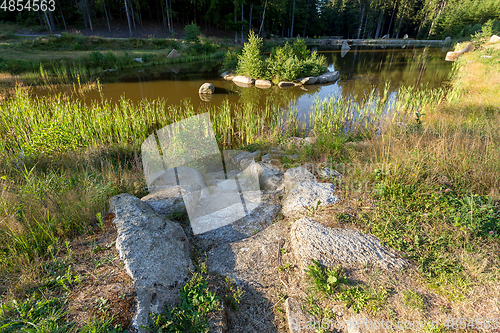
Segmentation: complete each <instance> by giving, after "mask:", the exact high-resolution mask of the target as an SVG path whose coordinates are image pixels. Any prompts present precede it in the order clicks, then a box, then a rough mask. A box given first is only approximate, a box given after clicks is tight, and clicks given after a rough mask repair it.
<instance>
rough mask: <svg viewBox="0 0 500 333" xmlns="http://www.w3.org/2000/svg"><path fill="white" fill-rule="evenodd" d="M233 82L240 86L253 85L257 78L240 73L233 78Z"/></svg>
mask: <svg viewBox="0 0 500 333" xmlns="http://www.w3.org/2000/svg"><path fill="white" fill-rule="evenodd" d="M233 82H234V83H235V84H236V85H237V86H240V87H251V86H252V85H253V84H254V83H255V80H254V79H252V78H251V77H248V76H243V75H238V76H235V77H234V78H233Z"/></svg>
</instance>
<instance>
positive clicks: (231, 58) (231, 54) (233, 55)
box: [222, 50, 239, 70]
mask: <svg viewBox="0 0 500 333" xmlns="http://www.w3.org/2000/svg"><path fill="white" fill-rule="evenodd" d="M238 56H239V52H236V51H230V50H228V51H227V52H226V54H224V61H223V62H222V68H223V69H225V70H233V69H236V66H238Z"/></svg>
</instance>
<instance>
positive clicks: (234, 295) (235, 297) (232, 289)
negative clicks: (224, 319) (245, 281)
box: [224, 276, 245, 311]
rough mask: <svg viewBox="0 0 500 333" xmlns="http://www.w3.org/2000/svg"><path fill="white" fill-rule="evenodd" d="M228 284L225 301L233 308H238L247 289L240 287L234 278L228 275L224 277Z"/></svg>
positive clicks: (234, 309)
mask: <svg viewBox="0 0 500 333" xmlns="http://www.w3.org/2000/svg"><path fill="white" fill-rule="evenodd" d="M224 282H225V284H226V291H227V293H226V296H225V297H224V301H225V302H226V303H227V304H228V305H229V307H230V308H231V310H233V311H236V310H238V304H240V302H241V298H242V297H243V294H244V293H245V291H244V290H243V289H242V288H240V287H239V286H238V285H237V284H236V282H235V281H234V279H233V278H231V277H229V276H226V277H225V279H224Z"/></svg>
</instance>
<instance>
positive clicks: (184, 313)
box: [150, 272, 220, 333]
mask: <svg viewBox="0 0 500 333" xmlns="http://www.w3.org/2000/svg"><path fill="white" fill-rule="evenodd" d="M179 296H180V299H181V304H180V305H179V306H178V307H174V308H170V307H169V305H168V304H167V305H166V307H167V308H166V310H165V311H164V312H163V313H161V314H151V319H152V321H153V323H152V325H151V327H150V328H153V329H157V330H158V332H160V333H161V332H176V333H181V332H206V331H207V330H208V322H207V318H206V316H207V314H208V313H209V312H210V311H212V310H215V309H216V308H217V307H218V306H219V302H220V301H219V298H218V297H217V296H216V295H215V294H214V293H213V292H211V291H209V290H208V282H207V281H206V279H205V278H204V277H203V275H202V274H201V273H200V272H195V273H194V274H193V276H192V278H191V280H190V281H189V282H188V283H187V284H186V285H185V286H184V287H182V289H181V290H180V292H179Z"/></svg>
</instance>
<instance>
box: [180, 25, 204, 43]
mask: <svg viewBox="0 0 500 333" xmlns="http://www.w3.org/2000/svg"><path fill="white" fill-rule="evenodd" d="M184 33H185V34H186V41H187V42H199V41H200V39H199V37H200V34H201V32H200V27H198V26H197V25H196V24H194V23H191V24H189V25H186V26H185V27H184Z"/></svg>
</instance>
